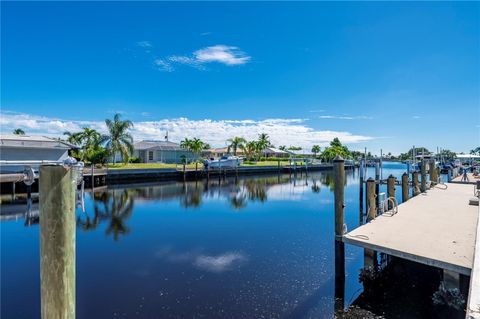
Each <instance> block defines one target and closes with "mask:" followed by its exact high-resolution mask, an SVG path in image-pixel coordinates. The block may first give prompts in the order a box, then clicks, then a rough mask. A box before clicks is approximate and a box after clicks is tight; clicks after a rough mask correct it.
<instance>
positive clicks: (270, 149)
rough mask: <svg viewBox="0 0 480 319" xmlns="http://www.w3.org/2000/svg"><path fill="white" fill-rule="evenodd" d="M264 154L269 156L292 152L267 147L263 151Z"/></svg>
mask: <svg viewBox="0 0 480 319" xmlns="http://www.w3.org/2000/svg"><path fill="white" fill-rule="evenodd" d="M263 152H264V153H267V154H291V153H290V152H287V151H284V150H281V149H279V148H275V147H267V148H266V149H264V150H263Z"/></svg>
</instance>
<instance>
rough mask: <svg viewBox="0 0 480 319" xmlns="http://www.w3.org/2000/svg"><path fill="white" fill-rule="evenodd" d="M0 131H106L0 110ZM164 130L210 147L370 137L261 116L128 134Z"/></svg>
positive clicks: (162, 124)
mask: <svg viewBox="0 0 480 319" xmlns="http://www.w3.org/2000/svg"><path fill="white" fill-rule="evenodd" d="M0 126H1V131H2V132H6V133H9V132H11V131H12V130H13V129H14V128H22V129H24V130H25V131H26V132H27V133H30V134H43V135H49V136H60V135H62V134H63V132H64V131H78V130H81V129H82V128H83V127H85V126H86V127H91V128H94V129H96V130H98V131H100V132H103V133H106V131H107V130H106V127H105V123H104V122H103V121H75V120H66V119H59V118H49V117H43V116H36V115H30V114H23V113H12V112H5V111H3V112H1V113H0ZM166 131H168V135H169V137H170V140H172V141H176V142H179V141H181V140H182V139H184V138H185V137H187V138H193V137H197V138H200V139H202V140H203V141H206V142H208V143H209V144H210V145H212V146H214V147H222V146H225V141H226V140H227V139H229V138H231V137H234V136H243V137H244V138H246V139H248V140H253V139H256V138H257V137H258V134H260V133H267V134H268V135H269V136H270V139H271V141H272V143H273V144H274V145H277V146H278V145H296V146H300V147H302V148H304V149H310V148H311V147H312V145H314V144H318V145H320V146H327V145H328V144H329V142H330V141H331V140H332V139H333V138H334V137H338V138H339V139H340V140H341V141H342V142H343V143H347V144H353V143H360V142H365V141H368V140H371V139H373V138H372V137H370V136H365V135H357V134H352V133H350V132H345V131H327V130H316V129H314V128H312V127H310V126H308V125H307V121H306V120H304V119H264V120H252V119H242V120H211V119H203V120H191V119H188V118H173V119H161V120H157V121H137V122H134V128H133V130H132V135H133V137H134V139H135V140H137V141H138V140H142V139H162V138H163V136H165V132H166Z"/></svg>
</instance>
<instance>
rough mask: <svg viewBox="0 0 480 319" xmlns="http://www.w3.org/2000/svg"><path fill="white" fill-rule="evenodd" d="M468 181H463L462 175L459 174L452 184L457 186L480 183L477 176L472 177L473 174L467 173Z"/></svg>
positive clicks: (479, 178)
mask: <svg viewBox="0 0 480 319" xmlns="http://www.w3.org/2000/svg"><path fill="white" fill-rule="evenodd" d="M467 177H468V181H463V175H462V174H460V175H458V176H457V177H455V178H454V179H452V183H457V184H475V183H477V181H480V177H479V176H473V173H467Z"/></svg>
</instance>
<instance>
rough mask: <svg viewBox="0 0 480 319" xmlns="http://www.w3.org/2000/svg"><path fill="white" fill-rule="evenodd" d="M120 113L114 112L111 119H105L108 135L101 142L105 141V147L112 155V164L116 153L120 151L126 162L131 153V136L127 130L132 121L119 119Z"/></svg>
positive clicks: (131, 125)
mask: <svg viewBox="0 0 480 319" xmlns="http://www.w3.org/2000/svg"><path fill="white" fill-rule="evenodd" d="M120 118H121V115H120V114H115V116H114V117H113V121H112V120H110V119H106V120H105V124H106V125H107V129H108V135H107V136H104V138H103V139H102V142H103V141H105V142H106V144H105V146H106V148H107V149H108V151H109V153H110V155H111V156H113V164H115V162H116V154H118V153H120V155H121V156H122V159H123V161H124V162H125V163H127V162H128V158H129V156H130V154H132V153H133V137H132V135H130V133H129V132H128V130H129V129H130V128H132V127H133V123H132V121H129V120H125V121H123V120H121V119H120Z"/></svg>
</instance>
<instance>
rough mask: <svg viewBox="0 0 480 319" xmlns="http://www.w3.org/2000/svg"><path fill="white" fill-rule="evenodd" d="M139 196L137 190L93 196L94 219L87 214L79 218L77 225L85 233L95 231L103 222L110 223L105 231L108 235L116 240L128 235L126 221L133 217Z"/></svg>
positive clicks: (124, 190) (128, 230)
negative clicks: (135, 203) (136, 198)
mask: <svg viewBox="0 0 480 319" xmlns="http://www.w3.org/2000/svg"><path fill="white" fill-rule="evenodd" d="M136 194H137V190H135V189H123V190H112V191H108V192H102V193H94V194H93V200H94V202H93V218H92V217H91V216H89V215H88V214H87V213H85V214H83V215H84V216H85V217H84V219H82V217H81V216H79V217H78V218H77V224H78V225H79V227H80V228H81V229H82V230H84V231H90V230H95V229H96V228H97V226H98V225H99V224H100V222H102V221H106V220H108V221H109V225H108V227H107V229H106V231H105V233H106V234H107V235H110V234H112V235H113V239H114V240H118V239H119V238H120V236H121V235H126V234H128V233H129V232H130V229H129V228H128V227H127V226H126V224H125V221H126V220H127V219H128V218H129V217H130V216H131V215H132V212H133V207H134V202H135V200H134V198H135V196H136Z"/></svg>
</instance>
